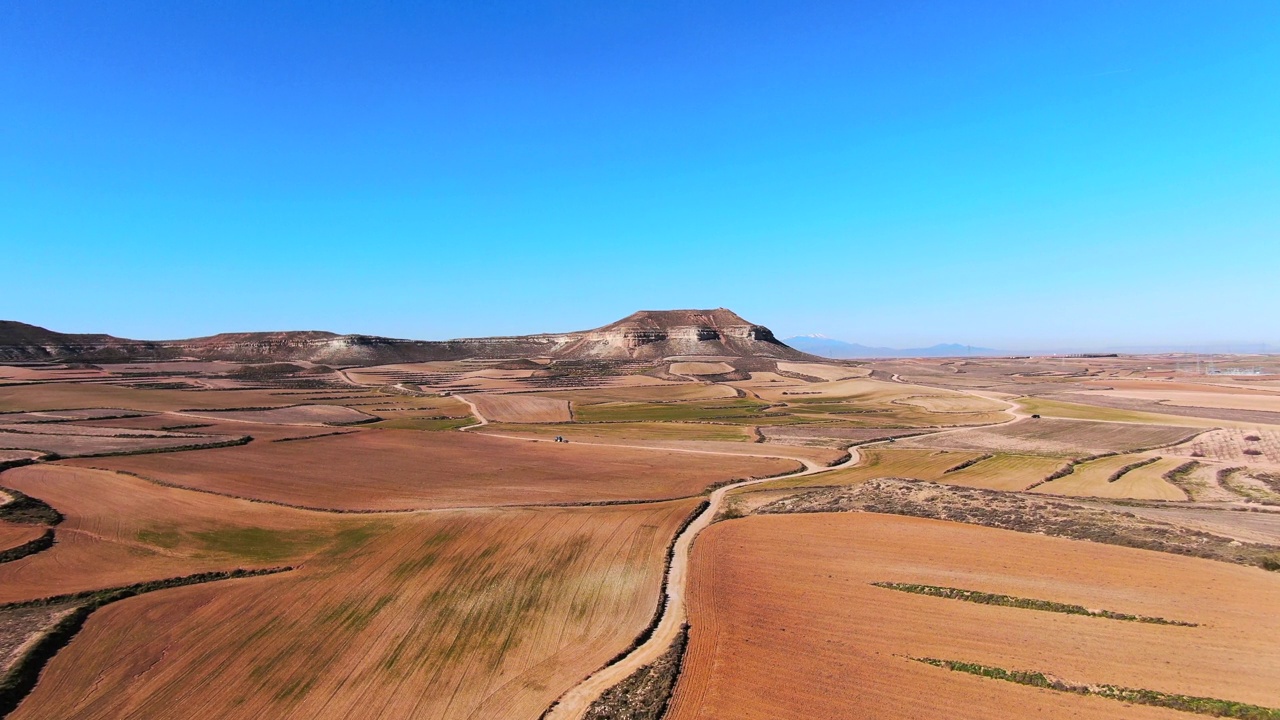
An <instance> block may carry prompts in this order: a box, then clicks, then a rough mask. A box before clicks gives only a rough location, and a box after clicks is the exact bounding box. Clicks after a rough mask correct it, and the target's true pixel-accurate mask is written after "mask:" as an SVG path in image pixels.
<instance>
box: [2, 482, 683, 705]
mask: <svg viewBox="0 0 1280 720" xmlns="http://www.w3.org/2000/svg"><path fill="white" fill-rule="evenodd" d="M695 505H696V501H695V500H681V501H674V502H668V503H657V504H651V505H644V506H627V507H605V508H572V509H569V508H538V509H526V510H507V511H504V512H490V511H454V512H448V513H433V514H430V515H419V516H412V517H404V518H401V519H399V520H397V521H395V528H394V529H393V530H390V531H387V532H379V533H374V534H371V535H370V536H369V537H368V538H366V539H365V540H364V541H363V542H359V543H353V544H352V545H351V546H350V547H348V548H347V549H345V550H344V551H342V552H337V553H333V554H329V555H325V556H321V557H317V558H316V559H314V560H313V561H311V562H309V563H308V564H307V565H306V567H305V568H303V569H302V570H298V571H295V572H293V573H286V574H283V575H276V576H272V577H267V578H253V579H247V580H233V581H228V582H223V583H218V584H216V585H209V586H193V587H186V588H181V589H176V590H168V591H163V592H157V593H152V594H149V595H144V596H141V597H138V598H132V599H129V600H125V601H122V602H120V603H116V604H114V605H111V606H109V607H107V608H105V609H103V610H100V611H98V612H97V613H96V614H95V615H93V616H92V617H91V618H90V620H89V622H88V623H87V625H86V626H85V628H84V630H83V631H82V632H81V633H80V635H79V636H77V637H76V638H75V640H74V641H72V643H71V645H70V646H68V647H67V648H66V649H65V650H63V651H62V652H61V653H59V655H58V656H57V657H56V658H54V660H53V661H52V662H51V663H50V665H49V667H48V668H47V669H46V671H45V674H44V677H42V679H41V682H40V684H39V686H37V688H36V690H35V692H34V693H33V694H32V695H31V696H30V697H29V698H28V699H27V700H26V701H25V702H24V703H23V704H22V705H21V706H20V707H19V709H18V710H17V711H16V712H15V713H14V714H13V715H12V716H11V717H12V718H13V719H14V720H32V719H34V718H58V719H61V718H67V717H76V718H80V719H82V720H88V719H92V718H121V717H136V718H184V719H185V718H193V717H218V718H264V717H270V718H317V717H326V718H388V719H389V718H408V717H413V718H446V717H447V718H466V717H471V718H530V719H532V718H536V717H537V716H538V715H539V714H540V713H541V712H542V711H543V710H544V709H545V708H546V707H547V706H548V705H550V704H551V702H552V701H553V700H555V698H556V697H557V696H558V695H559V694H560V693H562V692H564V690H565V689H567V688H568V687H569V686H571V685H572V684H573V683H574V682H576V681H577V680H579V679H580V678H581V677H583V676H584V675H586V674H587V673H589V672H590V671H592V670H594V669H596V668H597V667H599V666H600V665H602V664H603V663H604V662H606V661H607V660H608V659H609V658H610V657H612V656H613V655H614V654H615V653H617V652H619V651H620V650H622V649H624V648H625V647H626V646H627V645H628V643H630V642H631V640H632V639H633V638H634V637H635V635H636V634H637V633H638V632H640V630H641V629H642V628H643V627H644V626H645V624H646V623H647V622H648V620H649V618H650V616H651V615H652V614H653V611H654V607H655V605H656V603H657V599H658V591H659V586H660V581H661V570H662V567H663V556H664V554H665V552H666V548H667V545H668V543H669V542H670V539H671V537H672V535H673V533H674V531H675V529H676V527H677V526H679V525H680V524H681V523H682V522H683V521H684V519H685V518H686V517H687V515H688V514H689V512H690V511H691V510H692V509H693V507H694V506H695Z"/></svg>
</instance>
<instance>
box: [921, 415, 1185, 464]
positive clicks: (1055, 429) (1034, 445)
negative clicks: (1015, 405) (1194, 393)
mask: <svg viewBox="0 0 1280 720" xmlns="http://www.w3.org/2000/svg"><path fill="white" fill-rule="evenodd" d="M1195 433H1196V431H1195V430H1192V429H1189V428H1185V427H1174V426H1171V425H1139V424H1135V423H1112V422H1092V421H1088V420H1059V419H1051V418H1043V419H1027V420H1019V421H1017V422H1013V423H1009V424H1007V425H998V426H996V427H990V428H978V429H974V430H965V431H962V432H949V433H944V434H938V435H923V436H921V437H918V438H909V439H907V440H903V441H902V442H903V443H904V444H906V445H909V446H912V447H936V448H951V449H957V450H988V451H993V452H1012V453H1027V454H1046V455H1077V456H1079V455H1090V454H1097V453H1103V452H1114V451H1120V452H1125V451H1131V450H1137V449H1145V448H1151V447H1158V446H1161V445H1171V444H1173V443H1176V442H1179V441H1181V440H1184V439H1186V438H1188V437H1191V436H1192V435H1194V434H1195Z"/></svg>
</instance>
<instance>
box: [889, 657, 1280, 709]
mask: <svg viewBox="0 0 1280 720" xmlns="http://www.w3.org/2000/svg"><path fill="white" fill-rule="evenodd" d="M912 659H913V660H916V661H918V662H922V663H925V664H928V665H933V666H934V667H940V668H946V669H947V670H953V671H955V672H963V673H969V674H970V675H978V676H981V677H987V678H992V679H994V680H1004V681H1006V682H1013V683H1018V684H1019V685H1030V686H1032V687H1039V688H1047V689H1050V690H1058V691H1060V692H1070V693H1076V694H1078V695H1097V696H1098V697H1104V698H1110V699H1112V700H1119V701H1121V702H1126V703H1132V704H1134V705H1150V706H1153V707H1163V708H1170V709H1173V710H1181V711H1182V712H1190V713H1196V714H1199V715H1212V716H1214V717H1226V718H1240V719H1241V720H1280V708H1269V707H1262V706H1261V705H1250V704H1248V703H1241V702H1234V701H1231V700H1219V699H1218V698H1208V697H1197V696H1194V695H1178V694H1175V693H1165V692H1159V691H1157V690H1143V689H1139V688H1127V687H1121V686H1119V685H1080V684H1075V683H1069V682H1066V681H1064V680H1060V679H1057V678H1052V677H1050V676H1048V675H1045V674H1044V673H1040V672H1035V671H1032V670H1005V669H1004V668H998V667H992V666H990V665H979V664H978V663H967V662H961V661H958V660H938V659H936V658H912Z"/></svg>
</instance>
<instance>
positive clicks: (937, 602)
mask: <svg viewBox="0 0 1280 720" xmlns="http://www.w3.org/2000/svg"><path fill="white" fill-rule="evenodd" d="M1046 558H1051V559H1052V560H1051V561H1048V562H1047V561H1046ZM1187 577H1196V578H1197V582H1194V583H1189V582H1186V578H1187ZM876 581H896V582H918V583H927V584H936V585H943V586H948V587H961V588H966V589H974V590H981V591H986V592H997V593H1005V594H1010V595H1015V596H1019V597H1030V598H1038V599H1046V600H1054V601H1058V602H1065V603H1079V604H1083V605H1085V606H1086V607H1092V608H1105V609H1109V610H1114V611H1117V612H1129V613H1134V614H1143V615H1150V616H1158V617H1166V618H1170V619H1177V620H1183V621H1188V622H1197V623H1201V626H1200V627H1197V628H1180V627H1167V626H1157V625H1146V624H1142V623H1127V622H1118V621H1110V620H1102V619H1095V618H1086V617H1079V616H1070V615H1061V614H1057V613H1049V612H1036V611H1030V610H1022V609H1016V608H1003V607H994V606H986V605H976V604H972V603H964V602H959V601H955V600H946V599H941V598H930V597H921V596H916V595H909V594H905V593H899V592H894V591H891V590H886V589H882V588H877V587H873V586H871V585H869V583H871V582H876ZM1277 603H1280V577H1277V576H1276V575H1274V574H1270V573H1266V572H1265V571H1262V570H1258V569H1256V568H1244V567H1238V566H1233V565H1228V564H1224V563H1216V562H1211V561H1205V560H1198V559H1190V558H1183V557H1177V556H1172V555H1165V554H1160V553H1154V552H1148V551H1141V550H1132V549H1127V548H1118V547H1110V546H1103V545H1096V544H1092V543H1084V542H1074V541H1069V540H1063V539H1059V538H1047V537H1040V536H1033V535H1026V534H1020V533H1013V532H1008V531H1000V530H993V529H989V528H981V527H972V526H966V525H960V524H954V523H945V522H939V521H932V520H920V519H915V518H899V517H890V516H882V515H871V514H865V515H863V514H859V515H838V514H820V515H811V516H803V517H796V516H784V517H750V518H746V519H743V520H734V521H730V522H726V523H721V524H718V525H715V526H713V527H712V528H711V529H709V530H708V531H707V532H706V533H704V534H703V535H702V536H701V537H700V538H699V541H698V543H697V545H696V547H695V549H694V558H693V570H692V583H691V586H690V615H691V624H692V626H693V629H692V632H691V636H690V650H689V653H688V655H687V656H686V659H685V666H684V672H683V674H682V676H681V679H680V682H679V684H678V686H677V689H676V695H675V699H674V703H673V706H672V710H671V714H670V715H669V717H670V718H672V720H683V719H684V718H702V717H733V718H743V719H750V718H761V719H762V720H763V719H766V718H768V719H770V720H772V719H774V718H783V717H797V718H798V717H804V718H849V717H876V718H913V719H914V718H973V719H974V720H989V718H998V717H1045V718H1117V717H1124V718H1169V719H1170V720H1173V719H1175V718H1184V717H1187V716H1186V715H1185V714H1183V713H1178V712H1175V711H1172V710H1162V709H1155V708H1146V707H1140V706H1127V705H1125V704H1122V703H1119V702H1115V701H1110V700H1105V699H1102V698H1088V697H1080V696H1075V695H1071V694H1066V693H1056V692H1053V691H1049V690H1040V689H1034V688H1028V687H1024V686H1019V685H1015V684H1012V683H1005V682H999V681H994V680H989V679H985V678H979V677H974V676H971V675H965V674H961V673H953V672H949V671H946V670H941V669H938V668H933V667H929V666H926V665H923V664H921V663H917V662H914V661H912V660H910V659H908V656H917V657H918V656H932V657H939V658H948V659H958V660H966V661H970V662H978V663H984V664H987V665H993V666H998V667H1004V668H1008V669H1035V670H1041V671H1044V672H1049V673H1053V674H1055V675H1058V676H1060V677H1063V678H1066V679H1069V680H1074V681H1079V682H1097V683H1116V684H1120V685H1125V686H1129V687H1138V688H1149V689H1155V690H1162V691H1166V692H1180V693H1188V694H1192V695H1202V696H1211V697H1218V698H1225V699H1231V700H1236V701H1242V702H1252V703H1257V704H1262V705H1267V706H1272V707H1275V706H1277V705H1280V686H1277V685H1276V684H1275V682H1274V678H1275V672H1276V669H1277V665H1276V658H1277V657H1280V616H1276V615H1275V614H1274V613H1272V612H1271V611H1270V608H1271V607H1274V606H1276V604H1277Z"/></svg>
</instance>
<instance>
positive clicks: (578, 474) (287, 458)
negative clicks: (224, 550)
mask: <svg viewBox="0 0 1280 720" xmlns="http://www.w3.org/2000/svg"><path fill="white" fill-rule="evenodd" d="M73 463H74V464H77V465H80V466H101V467H108V468H112V469H123V470H129V471H132V472H137V473H141V474H143V475H146V476H148V477H153V478H157V479H160V480H163V481H166V482H171V483H176V484H179V485H182V486H185V487H193V488H199V489H202V490H209V491H213V492H219V493H225V494H228V495H234V496H238V497H248V498H255V499H261V500H270V501H274V502H282V503H287V504H291V505H299V506H304V507H322V508H334V509H340V510H358V509H372V510H399V509H425V508H446V507H472V506H480V505H484V506H489V505H539V504H542V505H545V504H552V503H580V502H594V501H609V500H636V499H642V500H655V499H667V498H672V497H685V496H689V495H696V494H698V493H700V492H701V491H702V490H703V489H704V488H706V487H707V486H708V485H710V484H712V483H715V482H721V481H725V480H729V479H731V478H746V477H752V476H764V475H773V474H779V473H784V472H789V471H792V470H795V469H798V468H799V467H800V464H799V463H797V462H794V461H790V460H773V459H765V458H753V457H741V458H734V457H726V456H718V455H691V454H685V453H668V452H663V451H661V450H646V449H629V448H616V447H600V446H596V445H590V444H587V443H571V444H568V445H561V444H558V443H535V442H524V441H520V440H511V439H507V438H495V437H487V436H484V435H473V434H468V433H426V432H415V431H410V430H366V431H362V432H358V433H352V434H349V435H340V436H334V437H325V438H317V439H315V440H306V441H302V442H288V443H253V444H250V445H245V446H243V447H235V448H222V449H219V450H212V451H201V450H197V451H191V452H185V453H182V454H181V455H175V456H172V457H170V456H167V455H161V454H156V455H138V456H129V457H113V458H96V459H93V460H83V461H73Z"/></svg>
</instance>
